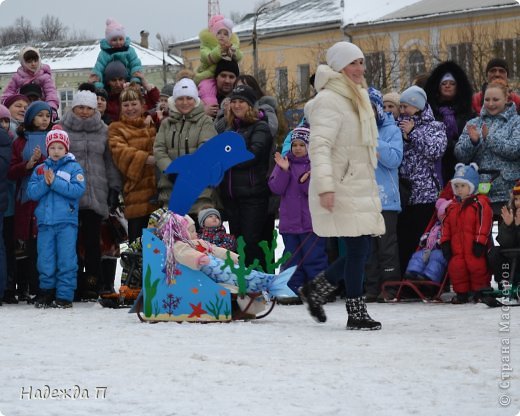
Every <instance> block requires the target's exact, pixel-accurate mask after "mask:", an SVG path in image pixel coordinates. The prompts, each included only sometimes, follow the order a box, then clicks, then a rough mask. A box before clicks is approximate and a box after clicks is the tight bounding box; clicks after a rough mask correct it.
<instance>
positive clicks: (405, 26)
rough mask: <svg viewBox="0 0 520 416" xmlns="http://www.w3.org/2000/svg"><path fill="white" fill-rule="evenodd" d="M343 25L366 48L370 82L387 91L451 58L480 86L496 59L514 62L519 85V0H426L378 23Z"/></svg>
mask: <svg viewBox="0 0 520 416" xmlns="http://www.w3.org/2000/svg"><path fill="white" fill-rule="evenodd" d="M346 15H347V10H345V16H346ZM345 20H346V19H345ZM342 29H343V32H344V33H345V36H346V38H347V39H349V40H350V41H352V42H354V43H356V44H357V45H359V46H360V47H361V49H363V51H364V52H365V56H366V61H367V80H368V81H369V83H370V84H372V85H375V86H377V87H379V88H382V89H397V90H399V89H403V88H406V87H408V86H409V85H410V84H411V83H412V81H413V79H414V78H415V77H416V76H417V75H419V74H421V73H427V72H429V71H430V70H431V69H432V68H433V67H434V66H435V65H436V64H437V63H439V62H441V61H445V60H447V59H451V60H454V61H455V62H457V63H458V64H459V65H461V66H462V67H463V68H464V69H465V70H466V72H467V74H468V77H469V79H470V81H471V82H472V83H473V87H474V88H475V89H479V88H480V86H481V84H482V82H483V81H484V80H485V74H484V69H485V67H486V63H487V61H488V60H489V59H490V58H492V57H502V58H505V59H506V60H507V61H508V64H509V77H510V81H511V83H512V85H513V86H518V81H519V78H520V5H519V4H518V2H516V1H514V0H457V1H451V2H450V1H446V0H442V1H439V0H422V1H417V2H415V3H413V4H412V5H409V6H408V7H404V8H402V9H400V10H397V11H395V12H393V13H389V14H387V15H385V16H383V17H381V18H379V19H377V20H374V21H365V22H360V21H358V22H355V23H349V22H346V21H344V25H343V27H342Z"/></svg>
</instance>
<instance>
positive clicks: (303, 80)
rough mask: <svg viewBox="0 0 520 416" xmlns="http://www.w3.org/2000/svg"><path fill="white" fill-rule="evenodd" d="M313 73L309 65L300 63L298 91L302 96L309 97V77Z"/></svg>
mask: <svg viewBox="0 0 520 416" xmlns="http://www.w3.org/2000/svg"><path fill="white" fill-rule="evenodd" d="M310 75H311V70H310V67H309V65H298V92H299V93H300V98H302V99H303V98H308V97H309V92H310V91H309V86H310V84H309V77H310Z"/></svg>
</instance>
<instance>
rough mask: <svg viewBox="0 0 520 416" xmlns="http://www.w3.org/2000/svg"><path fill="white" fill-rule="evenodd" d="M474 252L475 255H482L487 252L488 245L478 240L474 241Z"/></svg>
mask: <svg viewBox="0 0 520 416" xmlns="http://www.w3.org/2000/svg"><path fill="white" fill-rule="evenodd" d="M473 254H474V255H475V257H482V256H483V255H484V254H486V246H485V245H484V244H481V243H477V242H476V241H474V242H473Z"/></svg>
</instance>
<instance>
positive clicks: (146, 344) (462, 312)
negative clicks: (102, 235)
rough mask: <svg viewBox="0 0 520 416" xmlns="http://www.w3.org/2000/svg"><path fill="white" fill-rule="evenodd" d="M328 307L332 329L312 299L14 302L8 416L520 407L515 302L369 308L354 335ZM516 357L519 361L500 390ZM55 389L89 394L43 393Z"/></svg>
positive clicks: (495, 411) (0, 403)
mask: <svg viewBox="0 0 520 416" xmlns="http://www.w3.org/2000/svg"><path fill="white" fill-rule="evenodd" d="M513 309H514V308H513ZM326 310H327V313H328V316H329V321H328V322H327V323H326V324H322V325H320V324H317V323H315V322H314V321H312V320H311V318H310V317H309V316H308V314H307V312H306V310H305V308H304V306H276V307H275V309H274V310H273V312H272V313H271V315H269V316H268V317H267V318H265V319H263V320H259V321H250V322H233V323H230V324H220V323H217V324H207V325H202V324H186V323H185V324H176V323H160V324H155V325H152V324H146V323H140V322H139V321H138V319H137V317H136V316H135V315H130V314H128V313H127V310H110V309H103V308H101V307H100V306H99V305H97V304H95V303H78V304H75V305H74V308H73V309H70V310H55V309H45V310H36V309H35V308H34V307H31V306H26V305H4V306H3V307H2V308H0V316H1V327H2V338H3V341H2V343H1V345H0V354H1V355H0V356H1V357H2V369H1V372H0V373H1V378H0V380H1V381H2V382H1V383H0V415H1V414H3V415H5V416H13V415H58V416H62V415H74V416H77V415H98V414H102V415H181V416H183V415H192V414H198V415H215V416H217V415H253V416H256V415H284V416H290V415H295V416H297V415H298V416H299V415H320V416H326V415H385V416H387V415H396V416H404V415H432V416H433V415H435V416H437V415H446V416H448V415H460V416H465V415H486V416H493V415H497V416H502V415H503V416H513V415H517V414H518V413H519V410H520V377H519V374H520V334H519V325H518V320H519V319H518V318H519V316H520V314H519V311H518V309H517V310H512V311H511V315H510V316H509V318H507V317H505V316H501V313H502V312H503V311H501V309H499V308H497V309H490V308H488V307H487V306H484V305H482V304H478V305H458V306H455V305H448V304H420V303H407V304H405V303H402V304H371V305H369V310H370V313H371V314H372V315H373V316H374V317H375V318H377V319H379V320H381V321H382V323H383V330H381V331H374V332H352V331H346V330H345V329H344V325H345V318H346V316H345V315H346V313H345V309H344V304H343V303H342V302H341V301H337V302H336V303H333V304H329V305H327V306H326ZM501 322H502V323H504V322H506V323H510V332H500V331H499V329H500V323H501ZM504 340H509V342H510V344H511V350H510V351H509V354H506V355H504V354H503V351H502V346H501V343H503V342H506V341H504ZM506 356H507V357H509V358H510V360H511V363H510V366H511V367H512V368H513V371H507V370H506V371H505V372H504V374H505V375H506V376H511V378H510V379H506V381H510V385H509V386H508V388H500V383H501V381H502V379H501V370H502V365H503V362H502V361H501V360H503V359H504V357H506ZM46 386H49V389H50V394H51V395H52V393H53V389H65V390H66V391H67V392H68V393H69V394H71V395H72V396H74V393H75V390H74V388H75V386H79V388H80V391H79V393H80V395H85V392H87V391H88V394H89V398H88V399H86V398H84V399H78V400H73V399H71V398H67V397H64V394H63V392H62V391H56V392H54V394H55V395H59V396H60V398H54V399H51V398H48V399H46V400H42V399H38V398H34V397H40V396H39V394H42V392H43V391H44V389H45V387H46ZM504 386H505V384H504ZM96 387H106V394H105V398H95V396H96ZM31 388H32V390H31ZM38 389H40V392H39V391H38ZM77 392H78V391H76V393H77ZM102 393H103V391H102V390H101V389H100V390H99V396H100V397H102ZM31 395H32V396H33V399H29V397H30V396H31ZM501 395H502V396H501ZM22 396H23V397H22ZM500 397H502V400H504V401H507V398H508V397H509V398H510V399H511V403H510V404H509V406H507V407H503V406H501V405H500V404H499V398H500Z"/></svg>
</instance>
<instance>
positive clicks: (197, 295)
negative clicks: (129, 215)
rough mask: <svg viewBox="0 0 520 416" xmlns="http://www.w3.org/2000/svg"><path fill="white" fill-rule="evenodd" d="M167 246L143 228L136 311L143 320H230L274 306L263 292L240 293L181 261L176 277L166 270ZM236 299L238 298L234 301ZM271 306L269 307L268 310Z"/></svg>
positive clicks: (255, 316) (256, 315) (257, 315)
mask: <svg viewBox="0 0 520 416" xmlns="http://www.w3.org/2000/svg"><path fill="white" fill-rule="evenodd" d="M165 262H166V247H165V245H164V243H163V242H162V241H161V239H160V238H158V237H157V236H156V235H155V234H154V233H153V232H152V231H151V230H148V229H146V230H144V231H143V288H142V291H141V296H140V297H139V298H138V300H137V301H136V305H135V312H137V314H138V317H139V319H140V320H141V321H143V322H152V323H153V322H161V321H174V322H203V323H208V322H229V321H231V320H235V319H244V318H247V319H261V318H263V317H265V316H267V315H268V314H269V313H270V312H271V310H272V309H273V307H274V305H275V302H274V301H273V302H271V305H270V307H269V308H268V307H267V302H266V300H265V299H264V297H263V295H262V294H261V293H258V294H248V295H246V296H243V297H239V296H237V295H236V292H237V291H238V288H236V287H234V286H228V287H225V286H224V285H221V284H217V283H215V282H214V281H213V280H211V279H210V278H209V277H208V276H206V275H205V274H204V273H202V272H200V271H197V270H192V269H190V268H188V267H186V266H184V265H182V264H179V263H177V265H176V272H175V278H174V279H168V278H167V277H166V273H165ZM234 300H236V301H234ZM266 309H267V310H266Z"/></svg>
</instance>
